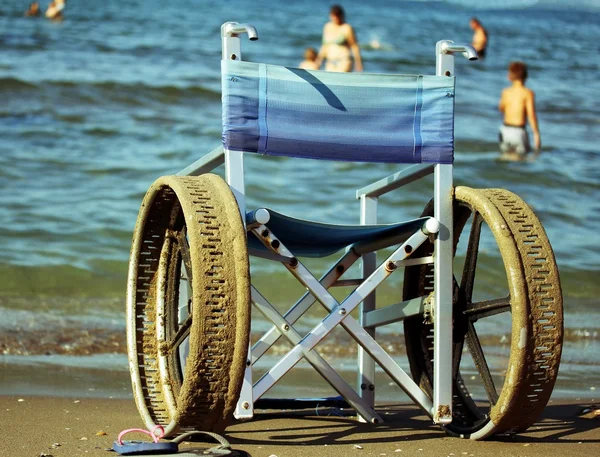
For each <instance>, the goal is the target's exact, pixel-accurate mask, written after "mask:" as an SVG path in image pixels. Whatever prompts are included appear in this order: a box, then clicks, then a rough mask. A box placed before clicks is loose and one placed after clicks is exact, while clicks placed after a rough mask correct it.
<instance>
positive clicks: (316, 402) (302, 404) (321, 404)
mask: <svg viewBox="0 0 600 457" xmlns="http://www.w3.org/2000/svg"><path fill="white" fill-rule="evenodd" d="M254 408H255V409H313V408H340V409H341V408H350V405H349V404H348V403H347V402H346V400H344V398H343V397H340V396H338V397H325V398H261V399H259V400H258V401H257V402H256V403H254Z"/></svg>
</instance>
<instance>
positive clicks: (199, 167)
mask: <svg viewBox="0 0 600 457" xmlns="http://www.w3.org/2000/svg"><path fill="white" fill-rule="evenodd" d="M224 162H225V150H224V149H223V145H220V146H218V147H216V148H215V149H213V150H212V151H210V152H209V153H208V154H206V155H205V156H204V157H202V158H200V159H198V160H196V161H195V162H194V163H193V164H191V165H189V166H187V167H185V168H184V169H183V170H181V171H180V172H179V173H177V176H198V175H202V174H204V173H208V172H209V171H212V170H214V169H215V168H217V167H218V166H219V165H222V164H223V163H224Z"/></svg>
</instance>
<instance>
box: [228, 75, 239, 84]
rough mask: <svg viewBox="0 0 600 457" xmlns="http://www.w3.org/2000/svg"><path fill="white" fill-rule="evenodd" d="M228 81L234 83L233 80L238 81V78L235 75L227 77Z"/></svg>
mask: <svg viewBox="0 0 600 457" xmlns="http://www.w3.org/2000/svg"><path fill="white" fill-rule="evenodd" d="M229 81H231V82H233V83H235V82H238V81H239V80H238V79H237V78H236V77H235V76H232V77H231V78H229Z"/></svg>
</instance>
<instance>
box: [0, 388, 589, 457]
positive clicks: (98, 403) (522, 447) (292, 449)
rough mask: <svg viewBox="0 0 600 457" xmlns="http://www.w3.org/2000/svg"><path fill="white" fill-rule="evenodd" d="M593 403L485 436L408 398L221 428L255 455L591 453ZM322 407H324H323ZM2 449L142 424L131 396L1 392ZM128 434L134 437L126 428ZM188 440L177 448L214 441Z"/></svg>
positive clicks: (55, 447) (93, 452)
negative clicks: (358, 410)
mask: <svg viewBox="0 0 600 457" xmlns="http://www.w3.org/2000/svg"><path fill="white" fill-rule="evenodd" d="M592 407H596V408H597V407H598V405H597V404H596V405H594V404H592V403H585V402H574V401H569V400H560V401H559V400H551V401H550V403H549V404H548V406H547V407H546V409H545V410H544V413H543V415H542V418H541V419H540V420H539V421H538V422H537V423H536V424H534V426H532V427H531V428H530V429H529V430H527V431H525V432H523V433H520V434H518V435H512V436H498V437H494V438H493V439H492V440H489V441H482V442H476V441H469V440H462V439H458V438H451V437H448V436H447V435H446V434H445V433H444V432H443V431H442V430H441V429H440V428H438V427H437V426H435V425H433V424H432V423H431V421H430V420H429V419H428V418H427V417H426V416H424V415H423V414H422V412H421V411H420V410H418V409H417V408H416V407H415V406H414V405H409V404H403V405H393V406H385V407H383V406H382V407H378V410H380V411H382V414H383V415H384V418H385V420H386V422H385V423H384V424H382V425H379V426H373V425H371V424H362V423H358V422H357V421H356V420H355V419H354V418H352V417H340V416H338V415H330V416H323V415H321V416H316V415H315V411H301V412H295V413H285V415H283V414H282V413H277V412H265V413H260V414H258V415H257V416H256V417H255V419H253V420H252V421H248V422H237V423H235V424H233V425H231V426H230V427H229V428H228V429H227V430H226V432H225V436H226V437H227V439H228V440H229V441H230V443H231V444H232V448H233V449H235V450H242V451H246V452H247V453H248V454H249V455H251V456H253V457H262V456H264V457H270V456H272V455H276V456H278V457H296V456H298V457H300V456H306V455H311V454H313V455H318V456H325V457H329V456H332V457H333V456H340V455H344V454H345V453H348V454H350V455H356V456H381V457H383V456H388V457H389V456H402V455H404V456H412V455H418V456H421V457H429V456H457V457H458V456H463V455H465V456H468V457H474V456H482V457H487V456H489V457H509V456H510V457H512V456H523V457H525V456H527V457H547V456H548V455H550V454H551V453H554V454H557V451H558V455H569V456H581V457H583V456H586V457H587V456H590V455H595V454H596V453H597V451H598V447H599V443H600V415H595V414H593V411H587V412H586V410H589V409H590V408H592ZM321 414H327V410H325V411H323V412H321ZM0 417H1V423H2V424H3V433H2V434H1V435H0V450H2V451H3V453H2V455H6V456H10V457H29V456H40V455H47V456H53V457H67V456H68V457H74V456H80V455H81V456H84V455H85V456H90V457H95V456H98V457H100V456H105V457H107V456H109V455H117V454H115V453H110V454H109V453H108V451H107V449H109V448H111V446H112V442H113V441H114V440H115V439H116V436H117V434H118V433H119V432H120V431H121V430H123V429H126V428H132V427H140V426H142V423H141V419H140V417H139V415H138V413H137V411H136V408H135V405H134V402H133V400H132V399H131V400H124V399H86V398H81V399H78V398H57V397H17V396H12V395H11V396H0ZM131 438H132V439H135V438H138V437H136V436H135V435H131ZM212 445H213V444H209V443H206V444H204V443H186V444H183V445H181V446H180V451H182V450H186V449H187V450H191V449H194V448H195V449H198V448H204V449H205V448H208V447H212Z"/></svg>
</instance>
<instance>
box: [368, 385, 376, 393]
mask: <svg viewBox="0 0 600 457" xmlns="http://www.w3.org/2000/svg"><path fill="white" fill-rule="evenodd" d="M369 390H370V391H371V392H372V391H374V390H375V386H374V385H373V384H369Z"/></svg>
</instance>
